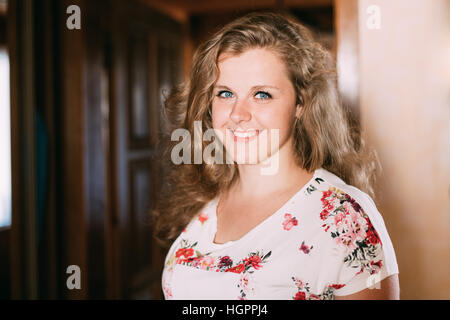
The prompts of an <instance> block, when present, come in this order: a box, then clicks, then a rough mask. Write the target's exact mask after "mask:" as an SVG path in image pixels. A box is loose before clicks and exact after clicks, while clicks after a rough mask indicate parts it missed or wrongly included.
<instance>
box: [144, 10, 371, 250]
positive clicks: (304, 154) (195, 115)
mask: <svg viewBox="0 0 450 320" xmlns="http://www.w3.org/2000/svg"><path fill="white" fill-rule="evenodd" d="M253 48H267V49H270V50H273V51H272V52H274V53H276V54H277V55H278V56H279V57H280V58H281V59H282V61H284V63H285V64H286V66H287V70H288V72H289V77H290V80H291V81H292V83H293V85H294V88H295V91H296V96H297V103H300V104H301V106H303V112H302V113H301V116H300V117H298V118H295V119H293V121H294V122H295V124H294V130H293V135H294V139H293V143H294V150H295V154H296V160H297V163H298V165H299V166H300V167H302V168H303V169H305V170H307V171H308V172H312V171H314V170H315V169H317V168H320V167H322V168H324V169H326V170H328V171H330V172H332V173H334V174H336V175H337V176H339V177H340V178H341V179H342V180H344V181H345V182H346V183H347V184H350V185H353V186H355V187H357V188H359V189H360V190H362V191H364V192H366V193H368V194H369V195H370V196H371V197H372V198H375V194H374V190H373V187H372V185H373V184H374V182H375V177H376V174H377V170H378V169H379V168H380V166H379V162H378V159H377V157H376V153H375V151H373V150H368V149H367V148H366V147H365V144H364V141H363V139H362V137H361V135H360V131H359V128H358V127H355V126H352V125H350V121H349V117H348V112H346V109H345V108H343V106H342V103H341V100H340V97H339V94H338V92H337V86H336V71H335V67H334V64H333V60H332V58H331V55H330V54H329V52H328V51H327V50H325V49H324V48H323V47H322V46H321V45H320V44H319V43H318V42H317V41H315V40H314V38H313V36H312V33H311V32H310V31H309V30H308V29H307V28H306V27H305V26H303V25H302V24H301V23H300V22H298V21H297V20H296V19H295V18H293V17H292V16H291V15H289V14H286V13H276V12H255V13H250V14H247V15H245V16H243V17H240V18H238V19H236V20H234V21H233V22H231V23H229V24H227V25H226V26H224V27H223V28H222V29H221V30H219V31H218V32H217V33H215V34H214V35H213V36H212V37H211V38H210V39H209V40H208V41H206V42H205V43H203V44H202V45H200V47H199V48H198V49H197V50H196V52H195V54H194V58H193V64H192V69H191V72H190V75H189V78H188V80H187V81H186V82H185V83H183V84H181V85H179V86H177V87H175V88H174V89H173V90H172V92H171V94H170V95H169V96H168V97H167V99H166V101H165V103H164V112H163V113H164V116H165V118H166V119H165V120H166V129H167V130H166V132H165V134H164V135H163V136H162V137H161V139H160V141H161V145H160V150H161V153H160V159H161V161H163V163H162V164H163V166H165V171H164V172H165V173H164V174H163V175H164V182H163V186H162V190H161V192H160V194H159V199H158V201H157V203H156V205H155V206H154V207H153V209H152V218H153V228H154V234H155V236H156V238H157V239H158V240H160V241H161V242H162V243H164V244H169V243H170V242H171V241H173V240H174V239H175V238H176V237H177V236H178V235H179V234H180V232H182V230H183V229H184V228H185V227H186V225H187V224H188V223H189V222H190V221H191V220H192V218H193V217H194V216H195V215H196V214H197V213H199V212H200V210H201V209H202V208H203V207H204V206H205V205H206V204H207V203H208V202H209V201H211V200H212V199H214V198H215V197H216V196H217V195H219V194H220V193H221V192H223V191H226V190H227V189H228V188H229V187H230V186H231V185H232V184H233V183H234V182H235V181H236V179H238V177H239V171H238V169H237V165H236V164H234V163H233V164H214V163H213V164H208V163H205V162H202V163H201V164H180V165H175V164H174V163H173V162H172V161H171V158H170V155H171V150H172V148H173V147H174V145H175V144H177V143H178V142H174V141H171V138H170V134H171V132H172V131H173V130H175V129H177V128H184V129H187V130H188V131H189V133H190V134H191V137H194V121H201V124H202V130H203V132H204V131H205V130H207V129H212V128H213V127H212V118H211V104H212V99H213V88H214V85H215V83H216V81H217V79H218V76H219V68H218V58H219V56H220V55H221V54H222V53H225V52H226V53H231V54H232V55H239V54H241V53H243V52H244V51H246V50H249V49H253ZM201 140H203V139H201ZM207 144H209V143H208V142H205V141H200V142H199V143H198V144H197V145H196V144H195V143H194V144H193V145H192V151H193V152H195V150H204V148H205V147H206V145H207Z"/></svg>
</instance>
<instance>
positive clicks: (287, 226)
mask: <svg viewBox="0 0 450 320" xmlns="http://www.w3.org/2000/svg"><path fill="white" fill-rule="evenodd" d="M284 219H285V220H284V222H283V229H284V230H287V231H289V230H291V228H292V227H293V226H296V225H298V221H297V218H296V217H292V215H291V214H289V213H286V214H285V215H284Z"/></svg>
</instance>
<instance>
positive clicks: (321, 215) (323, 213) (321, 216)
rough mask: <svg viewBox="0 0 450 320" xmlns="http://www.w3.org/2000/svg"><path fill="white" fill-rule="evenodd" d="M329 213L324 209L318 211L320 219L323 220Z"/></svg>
mask: <svg viewBox="0 0 450 320" xmlns="http://www.w3.org/2000/svg"><path fill="white" fill-rule="evenodd" d="M329 214H330V213H329V212H328V211H327V210H326V209H325V210H323V211H322V212H321V213H320V219H322V220H325V219H326V218H328V215H329Z"/></svg>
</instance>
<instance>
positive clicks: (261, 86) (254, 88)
mask: <svg viewBox="0 0 450 320" xmlns="http://www.w3.org/2000/svg"><path fill="white" fill-rule="evenodd" d="M214 88H219V89H227V90H230V91H233V90H231V88H229V87H227V86H224V85H221V84H218V85H215V86H214ZM268 88H270V89H275V90H280V89H279V88H278V87H275V86H270V85H265V84H263V85H257V86H253V87H251V89H252V90H261V89H268Z"/></svg>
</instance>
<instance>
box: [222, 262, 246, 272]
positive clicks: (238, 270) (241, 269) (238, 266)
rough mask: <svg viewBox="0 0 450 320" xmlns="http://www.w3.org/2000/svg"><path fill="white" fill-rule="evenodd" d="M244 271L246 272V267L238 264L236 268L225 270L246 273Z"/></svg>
mask: <svg viewBox="0 0 450 320" xmlns="http://www.w3.org/2000/svg"><path fill="white" fill-rule="evenodd" d="M244 270H245V266H244V265H243V264H242V263H241V264H238V265H237V266H236V267H233V268H229V269H227V270H225V272H234V273H242V271H244Z"/></svg>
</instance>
